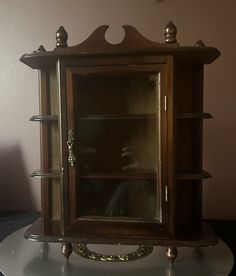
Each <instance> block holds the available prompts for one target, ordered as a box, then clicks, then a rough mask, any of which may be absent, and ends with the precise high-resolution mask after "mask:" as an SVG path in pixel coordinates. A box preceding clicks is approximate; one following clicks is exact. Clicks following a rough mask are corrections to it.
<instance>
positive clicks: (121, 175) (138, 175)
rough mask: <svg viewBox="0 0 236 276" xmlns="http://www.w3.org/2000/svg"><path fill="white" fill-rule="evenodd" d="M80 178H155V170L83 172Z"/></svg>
mask: <svg viewBox="0 0 236 276" xmlns="http://www.w3.org/2000/svg"><path fill="white" fill-rule="evenodd" d="M80 177H81V178H84V179H85V178H87V179H90V178H94V179H155V178H156V177H157V176H156V174H155V172H152V173H137V172H129V173H125V172H120V173H91V174H83V175H81V176H80Z"/></svg>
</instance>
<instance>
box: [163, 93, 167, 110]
mask: <svg viewBox="0 0 236 276" xmlns="http://www.w3.org/2000/svg"><path fill="white" fill-rule="evenodd" d="M167 104H168V98H167V95H165V96H164V110H165V111H167Z"/></svg>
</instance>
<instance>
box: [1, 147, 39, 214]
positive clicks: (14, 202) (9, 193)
mask: <svg viewBox="0 0 236 276" xmlns="http://www.w3.org/2000/svg"><path fill="white" fill-rule="evenodd" d="M35 208H36V206H35V204H34V200H33V197H32V193H31V190H30V182H29V176H28V175H27V173H26V169H25V165H24V160H23V156H22V152H21V149H20V147H19V146H18V145H15V146H12V147H4V148H0V210H22V211H29V210H35Z"/></svg>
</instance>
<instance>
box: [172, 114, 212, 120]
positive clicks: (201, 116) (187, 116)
mask: <svg viewBox="0 0 236 276" xmlns="http://www.w3.org/2000/svg"><path fill="white" fill-rule="evenodd" d="M212 118H213V116H212V115H211V114H210V113H182V114H178V115H177V119H212Z"/></svg>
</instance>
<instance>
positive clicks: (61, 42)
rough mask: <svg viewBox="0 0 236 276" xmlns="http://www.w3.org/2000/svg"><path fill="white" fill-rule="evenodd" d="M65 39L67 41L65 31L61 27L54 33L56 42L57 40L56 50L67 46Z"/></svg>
mask: <svg viewBox="0 0 236 276" xmlns="http://www.w3.org/2000/svg"><path fill="white" fill-rule="evenodd" d="M67 39H68V34H67V31H66V30H65V29H64V27H63V26H61V27H60V28H59V29H58V30H57V32H56V40H57V44H56V47H57V48H58V47H59V48H61V47H67V46H68V45H67Z"/></svg>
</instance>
